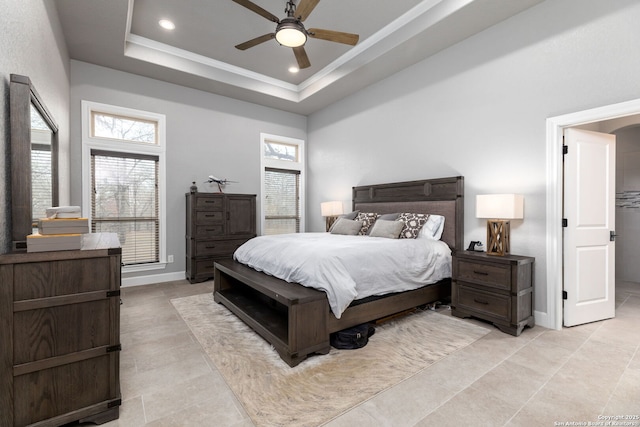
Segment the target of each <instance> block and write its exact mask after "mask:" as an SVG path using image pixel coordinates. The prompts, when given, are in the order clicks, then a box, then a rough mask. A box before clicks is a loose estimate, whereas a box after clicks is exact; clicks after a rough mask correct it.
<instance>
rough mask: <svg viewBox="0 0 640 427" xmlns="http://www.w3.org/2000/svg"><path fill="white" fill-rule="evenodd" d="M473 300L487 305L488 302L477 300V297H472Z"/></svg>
mask: <svg viewBox="0 0 640 427" xmlns="http://www.w3.org/2000/svg"><path fill="white" fill-rule="evenodd" d="M473 301H474V302H477V303H478V304H484V305H489V303H488V302H487V301H481V300H479V299H477V298H474V299H473Z"/></svg>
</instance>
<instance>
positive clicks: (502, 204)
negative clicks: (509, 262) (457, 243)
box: [476, 194, 524, 256]
mask: <svg viewBox="0 0 640 427" xmlns="http://www.w3.org/2000/svg"><path fill="white" fill-rule="evenodd" d="M476 218H487V255H498V256H504V255H508V254H509V229H510V227H511V224H510V221H509V220H510V219H522V218H524V197H523V196H522V195H520V194H484V195H478V196H476Z"/></svg>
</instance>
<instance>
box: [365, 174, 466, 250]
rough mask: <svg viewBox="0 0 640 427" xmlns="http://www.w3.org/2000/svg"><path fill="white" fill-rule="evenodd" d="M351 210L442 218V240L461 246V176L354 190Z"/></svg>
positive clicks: (462, 223)
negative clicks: (419, 214)
mask: <svg viewBox="0 0 640 427" xmlns="http://www.w3.org/2000/svg"><path fill="white" fill-rule="evenodd" d="M353 210H359V211H361V212H377V213H379V214H386V213H396V212H398V213H399V212H411V213H428V214H436V215H443V216H444V217H445V222H444V232H443V233H442V239H441V240H442V241H444V242H446V243H447V244H448V245H449V247H451V249H452V250H463V249H464V247H463V245H464V177H462V176H455V177H450V178H436V179H424V180H420V181H406V182H395V183H391V184H376V185H364V186H360V187H353Z"/></svg>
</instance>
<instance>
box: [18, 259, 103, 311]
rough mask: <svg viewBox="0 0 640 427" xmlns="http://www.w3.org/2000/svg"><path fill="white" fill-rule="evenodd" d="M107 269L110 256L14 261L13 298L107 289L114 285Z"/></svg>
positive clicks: (34, 297) (42, 296) (25, 298)
mask: <svg viewBox="0 0 640 427" xmlns="http://www.w3.org/2000/svg"><path fill="white" fill-rule="evenodd" d="M108 271H110V259H109V258H108V257H102V258H86V259H77V260H65V261H50V262H29V263H24V264H15V265H14V267H13V274H14V279H13V283H14V300H15V301H22V300H28V299H36V298H47V297H54V296H61V295H70V294H77V293H80V292H91V291H99V290H103V289H104V290H108V289H109V288H110V287H111V283H110V278H109V275H108V274H105V272H108Z"/></svg>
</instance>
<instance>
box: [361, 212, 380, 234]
mask: <svg viewBox="0 0 640 427" xmlns="http://www.w3.org/2000/svg"><path fill="white" fill-rule="evenodd" d="M378 217H380V215H378V214H377V213H375V212H358V216H357V217H356V221H362V228H361V229H360V233H359V234H360V235H362V236H366V235H367V234H368V232H369V229H370V228H371V226H372V225H373V223H374V222H376V219H378Z"/></svg>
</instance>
